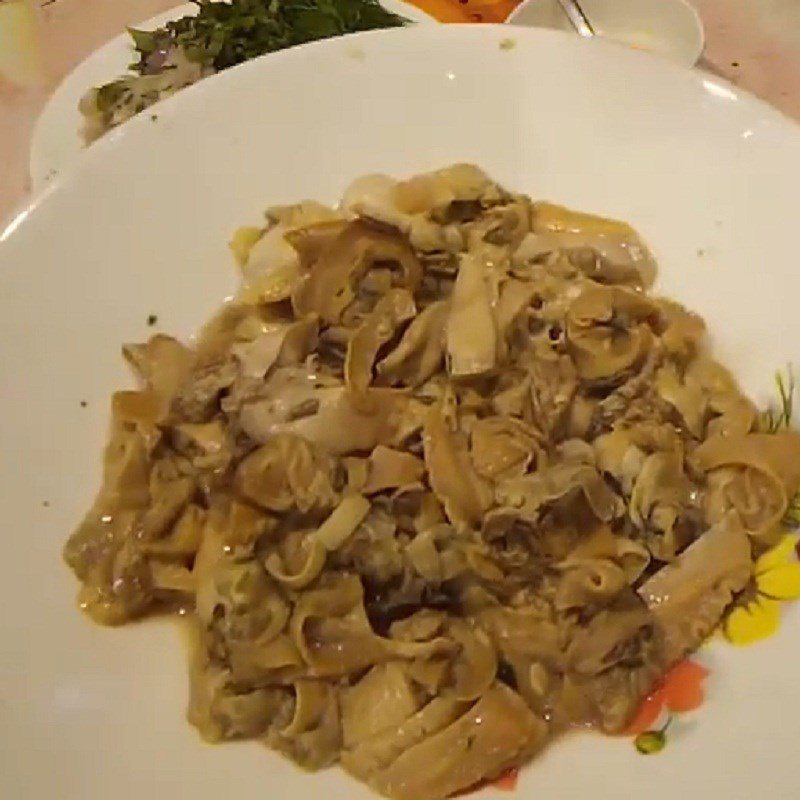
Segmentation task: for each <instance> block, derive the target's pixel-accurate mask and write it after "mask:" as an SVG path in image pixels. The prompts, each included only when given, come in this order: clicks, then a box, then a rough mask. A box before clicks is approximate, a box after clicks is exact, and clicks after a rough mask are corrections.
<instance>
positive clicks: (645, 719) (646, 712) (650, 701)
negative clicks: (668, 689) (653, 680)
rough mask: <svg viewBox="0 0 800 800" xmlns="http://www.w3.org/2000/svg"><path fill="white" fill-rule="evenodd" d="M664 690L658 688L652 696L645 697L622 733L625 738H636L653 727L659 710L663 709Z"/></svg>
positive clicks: (660, 687)
mask: <svg viewBox="0 0 800 800" xmlns="http://www.w3.org/2000/svg"><path fill="white" fill-rule="evenodd" d="M664 700H665V697H664V689H663V687H662V686H659V687H658V688H657V689H655V691H653V692H652V694H649V695H647V697H645V699H644V700H642V704H641V705H640V706H639V710H638V711H637V712H636V716H634V718H633V719H632V720H631V722H630V724H629V725H628V727H627V728H625V730H624V731H623V732H622V733H623V735H625V736H638V734H640V733H644V732H645V731H649V730H650V729H651V728H652V727H653V723H655V721H656V720H657V719H658V715H659V714H660V713H661V709H662V708H664Z"/></svg>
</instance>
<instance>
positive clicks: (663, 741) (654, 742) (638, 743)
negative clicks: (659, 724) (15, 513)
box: [633, 717, 672, 756]
mask: <svg viewBox="0 0 800 800" xmlns="http://www.w3.org/2000/svg"><path fill="white" fill-rule="evenodd" d="M670 725H672V717H670V718H669V719H668V720H667V721H666V724H665V725H664V727H663V728H661V729H660V730H656V731H645V732H644V733H640V734H639V735H638V736H637V737H636V738H635V739H634V740H633V744H634V745H635V747H636V749H637V750H638V751H639V752H640V753H641V754H642V755H643V756H652V755H655V754H656V753H660V752H661V751H662V750H663V749H664V748H665V747H666V746H667V731H668V730H669V726H670Z"/></svg>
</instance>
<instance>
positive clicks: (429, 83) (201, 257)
mask: <svg viewBox="0 0 800 800" xmlns="http://www.w3.org/2000/svg"><path fill="white" fill-rule="evenodd" d="M509 36H513V40H512V41H511V42H509ZM509 44H513V45H514V46H513V47H511V48H510V49H509V47H508V46H509ZM158 115H159V118H158V121H157V122H151V121H150V119H149V116H147V115H145V116H141V117H139V118H137V119H135V120H133V121H132V122H131V123H130V124H128V125H126V126H125V128H124V129H123V130H121V131H120V132H119V133H118V134H116V135H115V136H112V137H108V138H106V139H104V140H103V141H101V142H100V143H98V144H97V145H96V146H94V147H92V148H91V149H90V150H88V151H86V152H85V153H84V154H83V155H82V156H81V157H80V158H79V159H78V163H77V165H76V166H75V168H73V169H72V170H68V171H67V172H68V173H69V174H67V173H64V174H62V175H61V176H60V177H59V178H57V179H56V180H55V181H54V182H53V183H52V184H51V185H50V187H49V188H48V190H47V191H46V192H45V193H44V194H43V195H41V196H40V197H39V198H38V199H37V200H36V201H35V202H34V203H33V205H32V206H31V207H30V208H29V209H28V210H27V211H26V212H25V213H24V214H23V215H21V216H20V217H19V218H17V219H16V220H15V221H14V222H12V224H11V225H10V226H9V227H8V228H7V229H6V230H5V232H3V233H2V234H0V364H1V365H2V372H3V377H2V387H3V388H2V392H1V393H0V437H1V438H0V453H2V457H1V458H0V508H1V509H2V531H3V538H2V551H0V552H1V553H2V559H0V631H1V632H2V637H1V638H0V641H2V646H0V753H2V765H3V766H2V769H0V797H3V798H9V800H18V799H19V798H25V800H53V799H54V798H57V799H58V800H109V799H110V798H113V799H114V800H141V798H142V797H150V798H167V797H170V798H173V797H174V798H191V800H219V798H220V797H227V796H231V795H235V797H236V798H237V800H263V798H265V797H274V798H279V799H280V800H311V798H318V797H320V796H323V795H324V797H325V798H326V800H366V799H367V798H369V797H370V796H371V795H370V794H369V793H368V791H367V790H366V789H364V788H362V787H361V786H359V785H357V784H356V783H354V782H353V781H352V780H350V779H349V778H347V777H346V776H345V775H344V774H343V773H342V772H340V771H338V770H331V771H328V772H326V773H324V774H322V775H305V774H302V773H300V772H299V771H298V770H296V769H295V768H294V767H293V766H291V765H290V764H289V763H288V762H287V761H286V760H285V759H283V758H282V757H280V756H278V755H275V754H273V753H270V752H269V751H267V750H265V749H263V748H262V747H261V746H259V745H257V744H254V743H248V744H241V745H237V744H229V745H219V746H215V747H210V746H206V745H203V744H201V743H200V741H199V739H198V736H197V734H196V732H195V731H194V730H193V729H192V728H190V727H189V726H188V724H187V723H186V722H185V720H184V708H185V704H186V697H187V679H186V663H185V652H184V648H183V642H182V638H181V635H180V634H179V632H178V630H177V628H176V625H175V624H174V623H171V622H167V621H161V622H158V621H150V622H146V623H144V624H141V625H132V626H129V627H127V628H123V629H120V630H108V629H102V628H99V627H96V626H94V625H92V624H90V623H89V622H88V621H87V620H86V619H85V618H84V617H83V616H81V614H80V613H79V612H78V611H77V610H76V609H75V608H74V606H73V597H74V593H75V589H76V583H75V581H74V579H73V578H72V576H71V575H70V574H69V572H68V571H67V569H66V568H65V567H64V566H63V565H62V563H61V560H60V548H61V545H62V543H63V541H64V539H65V537H66V536H67V534H68V532H69V531H70V529H71V528H72V526H73V525H74V524H75V523H76V522H77V521H78V520H79V518H80V517H81V515H82V513H83V511H84V510H85V509H86V508H87V507H88V505H89V503H90V501H91V499H92V496H93V493H94V491H95V488H96V486H97V482H98V477H99V472H100V452H101V446H102V443H103V439H104V435H105V428H106V421H107V408H108V397H109V393H110V392H111V391H112V390H113V389H114V388H117V387H120V386H121V385H125V384H126V383H128V381H129V378H128V376H127V373H126V370H125V369H124V367H123V364H122V361H121V359H120V357H119V346H120V343H122V342H124V341H130V340H140V339H142V338H144V337H146V336H147V335H148V334H150V333H152V332H153V330H154V329H153V328H148V327H147V325H146V319H147V316H148V315H149V314H157V315H158V318H159V324H158V328H159V329H163V330H167V331H171V332H175V333H177V334H179V335H183V336H188V335H189V334H190V333H191V332H192V331H193V330H195V328H196V327H197V326H198V325H199V324H200V323H201V321H202V320H204V319H205V318H206V317H207V316H208V315H209V313H210V312H211V311H212V309H214V308H215V307H216V306H217V305H218V304H219V302H220V301H221V299H222V298H223V297H224V296H225V295H226V294H227V293H228V292H229V291H230V290H231V289H232V287H233V286H234V280H235V279H234V268H233V267H232V264H231V258H230V256H229V254H228V252H227V247H226V244H225V243H226V241H227V239H228V237H229V235H230V233H231V231H232V229H233V228H234V227H236V226H237V225H240V224H243V223H247V222H254V221H257V220H258V219H259V218H260V212H261V209H263V208H264V207H265V206H266V205H267V204H270V203H276V202H283V201H293V200H296V199H298V198H303V197H316V198H321V199H323V200H326V199H327V200H333V199H335V198H336V197H338V195H339V192H340V191H341V190H342V188H343V187H344V186H345V184H346V183H347V182H348V181H349V180H350V179H351V178H352V177H354V176H356V175H359V174H362V173H365V172H372V171H377V170H382V171H388V172H390V173H395V174H398V175H407V174H410V173H415V172H418V171H421V170H425V169H430V168H433V167H436V166H439V165H443V164H446V163H448V162H452V161H457V160H469V161H475V162H477V163H479V164H481V165H483V166H484V167H485V168H486V169H488V170H489V172H490V173H491V174H492V175H494V176H496V177H497V178H498V179H500V180H501V181H503V182H505V183H506V184H508V185H509V186H511V187H514V188H517V189H521V190H523V189H524V190H525V191H528V192H530V193H531V194H532V195H533V196H534V197H540V198H550V199H552V200H554V201H557V202H561V203H567V204H569V205H572V206H576V207H578V208H580V209H585V210H590V211H596V212H602V213H607V214H611V215H613V216H617V217H621V218H623V219H627V220H630V221H631V222H632V223H633V224H634V225H636V226H637V227H638V228H639V229H640V230H641V231H642V232H643V234H644V235H645V237H646V238H647V239H648V240H649V241H650V242H651V244H652V246H653V248H654V249H655V251H656V252H657V254H658V256H659V257H660V260H661V266H662V273H661V279H660V288H661V289H662V290H663V291H664V292H666V293H668V294H670V295H672V296H674V297H676V298H678V299H679V300H682V301H685V302H686V303H688V304H690V305H691V306H692V307H693V308H695V309H697V310H698V311H699V312H701V313H702V314H703V315H704V316H705V318H706V319H707V321H708V323H709V325H710V328H711V330H712V331H713V333H714V340H715V343H716V345H717V348H718V352H719V353H720V354H721V356H722V358H723V359H724V360H726V361H727V362H728V363H729V364H731V365H733V366H734V367H735V368H736V371H737V373H738V374H739V376H740V377H741V379H742V380H743V382H744V384H745V386H746V387H747V388H748V389H749V390H751V391H753V392H754V393H755V394H756V396H757V397H758V398H759V399H762V400H763V399H764V398H765V397H766V395H767V394H768V393H769V386H770V382H771V375H772V371H773V369H774V368H775V367H776V366H779V365H782V364H784V363H786V361H787V360H790V359H793V358H795V357H796V355H797V343H798V342H800V315H798V313H797V302H798V301H797V298H798V297H800V277H798V276H799V275H800V273H798V271H797V229H796V222H795V216H796V196H797V181H796V177H797V167H798V164H800V131H799V130H798V128H797V127H796V126H795V125H793V124H792V123H790V122H788V121H787V120H785V119H784V118H782V117H781V116H779V115H778V114H777V113H776V112H774V111H772V110H771V109H769V108H768V107H766V106H765V105H763V104H762V103H760V102H758V101H756V100H753V99H752V98H750V97H749V96H747V95H744V94H742V93H740V92H738V91H737V90H735V89H734V88H732V87H730V86H729V85H727V84H724V83H721V82H718V81H716V80H712V79H710V78H707V77H703V76H702V75H700V74H697V73H690V72H687V71H685V70H682V69H678V68H671V67H670V66H669V65H667V64H666V63H664V62H662V61H659V60H656V59H653V58H651V57H648V56H646V55H643V54H641V53H637V52H635V51H632V50H629V49H626V48H623V47H616V46H613V45H610V44H608V43H607V42H602V41H592V42H585V41H581V40H579V39H577V38H576V37H573V36H567V35H564V34H560V33H557V32H550V31H541V30H523V29H520V30H516V31H513V33H512V32H510V30H509V28H508V27H503V26H488V27H483V26H465V27H458V26H441V27H437V26H426V27H423V26H421V27H419V28H417V29H414V30H400V31H390V32H379V33H371V34H366V35H361V36H358V37H350V38H345V39H338V40H330V41H327V42H322V43H317V44H314V45H310V46H306V47H303V48H296V49H293V50H287V51H284V52H282V53H279V54H276V55H272V56H268V57H266V58H263V59H258V60H256V61H253V62H251V63H248V64H245V65H243V66H241V67H238V68H236V69H233V70H230V71H227V72H225V73H223V74H221V75H219V76H216V77H214V78H212V79H210V80H207V81H204V82H202V83H200V84H198V85H197V86H194V87H192V88H191V89H189V90H187V91H185V92H182V93H180V94H179V95H177V96H176V97H174V98H171V99H170V100H168V101H166V102H165V103H163V104H162V105H161V106H160V108H159V110H158ZM81 401H86V403H87V404H88V405H87V407H85V408H84V407H82V406H81ZM799 611H800V609H798V608H797V607H792V608H789V609H788V610H787V612H786V613H785V615H784V623H783V627H782V629H781V631H780V633H779V635H778V636H776V637H775V638H773V639H771V640H769V641H767V642H765V643H763V644H762V645H758V646H755V647H753V648H750V649H746V650H735V649H733V648H730V647H727V646H722V645H720V646H719V647H714V648H709V649H707V650H704V651H703V653H702V658H703V660H704V661H705V662H706V663H709V664H710V665H711V667H712V675H711V676H710V678H709V679H708V683H707V686H708V700H707V702H706V704H705V705H704V706H703V707H702V708H701V709H700V710H699V711H698V712H696V713H695V714H692V715H688V716H683V717H681V718H680V719H679V720H678V721H677V722H676V724H675V727H674V729H673V731H672V733H671V741H670V745H669V747H668V748H667V749H666V750H665V751H664V752H663V753H662V754H660V755H659V756H658V757H651V758H643V757H641V756H639V755H637V754H636V752H635V751H634V749H633V747H632V745H631V741H630V739H624V738H603V737H600V736H596V735H588V734H587V735H580V736H577V735H576V736H574V737H572V738H570V739H568V740H564V741H561V742H559V743H557V744H556V745H555V746H553V747H551V748H549V749H548V750H547V752H546V753H545V754H544V755H543V756H542V757H541V758H539V759H538V760H537V761H536V763H535V764H534V765H533V766H532V767H531V768H529V769H527V770H525V771H524V772H523V775H522V779H521V781H520V786H519V789H518V791H517V796H518V797H520V798H531V800H532V799H533V798H552V800H572V798H575V800H577V799H578V798H581V800H583V798H593V799H594V800H611V799H612V798H621V797H626V798H627V797H646V798H648V800H673V799H674V798H675V797H684V798H692V800H694V799H695V798H702V800H717V798H719V800H756V799H757V798H761V797H768V798H770V800H790V798H796V797H797V796H798V789H797V786H798V784H797V780H798V778H797V769H796V757H797V742H798V741H800V713H798V710H800V680H798V663H800V613H798V612H799ZM492 795H494V796H496V797H502V796H504V795H501V794H499V793H497V792H496V790H488V791H487V796H492Z"/></svg>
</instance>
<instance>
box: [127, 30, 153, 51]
mask: <svg viewBox="0 0 800 800" xmlns="http://www.w3.org/2000/svg"><path fill="white" fill-rule="evenodd" d="M128 33H129V34H130V37H131V39H133V46H134V47H135V48H136V50H137V51H138V52H139V53H143V54H146V55H149V54H150V53H152V52H153V51H154V50H155V49H156V46H157V45H156V35H155V34H154V33H152V32H151V31H140V30H137V29H136V28H128Z"/></svg>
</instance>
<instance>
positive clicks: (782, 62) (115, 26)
mask: <svg viewBox="0 0 800 800" xmlns="http://www.w3.org/2000/svg"><path fill="white" fill-rule="evenodd" d="M180 2H181V0H0V155H2V160H3V170H2V171H3V173H4V175H3V177H2V179H0V219H3V218H5V217H7V216H8V215H9V214H11V213H12V212H13V210H14V209H15V208H17V207H18V206H19V205H20V204H22V203H24V202H25V199H26V197H27V195H28V192H29V179H28V147H29V142H30V135H31V130H32V128H33V124H34V122H35V120H36V117H37V115H38V113H39V111H40V110H41V108H42V107H43V105H44V104H45V102H46V100H47V97H48V95H49V93H50V92H51V91H52V90H53V88H54V87H55V86H56V85H57V84H58V83H59V81H60V80H61V79H62V78H63V77H64V76H65V75H66V74H67V73H68V72H69V71H70V70H71V69H72V68H73V67H75V65H76V64H78V63H79V62H80V61H82V60H83V59H84V58H85V57H86V56H87V55H88V54H89V53H90V52H92V51H93V50H94V49H96V48H97V47H99V46H100V45H101V44H103V43H104V42H105V41H107V40H108V39H110V38H112V37H114V36H116V35H117V34H119V33H120V32H121V31H122V30H123V29H124V27H125V26H126V25H131V24H135V23H137V22H140V21H142V20H145V19H147V18H149V17H152V16H154V15H156V14H158V13H160V12H162V11H165V10H167V9H168V8H171V7H173V6H175V5H178V4H179V3H180ZM442 2H443V3H448V2H458V0H442ZM694 4H695V6H696V7H697V9H698V11H699V12H700V14H701V16H702V18H703V22H704V24H705V29H706V40H707V44H706V51H705V56H704V61H703V63H704V65H705V67H706V68H708V69H711V70H712V71H714V72H716V73H717V74H719V75H722V76H724V77H725V78H727V79H728V80H730V81H732V82H733V83H735V84H737V85H739V86H742V87H743V88H746V89H748V90H750V91H751V92H753V93H754V94H756V95H758V96H760V97H762V98H764V99H765V100H767V101H769V102H770V103H772V104H773V105H775V106H777V107H778V108H780V109H781V110H782V111H784V112H785V113H786V114H788V115H790V116H793V117H795V118H797V119H800V0H694ZM14 5H16V6H17V9H16V10H17V12H21V9H20V6H27V8H26V9H25V12H26V13H27V18H26V22H27V23H28V24H27V33H25V35H23V34H21V33H19V31H18V30H17V29H15V30H14V31H13V32H10V31H9V29H8V28H7V29H6V31H4V30H3V26H4V25H8V23H7V21H6V20H8V19H9V18H10V15H9V14H8V13H5V12H7V11H8V10H9V8H10V7H11V6H14ZM22 16H23V17H25V14H22ZM17 19H19V16H18V17H17ZM12 40H13V41H12ZM12 44H13V46H12ZM4 49H5V50H6V52H5V55H4V53H3V50H4Z"/></svg>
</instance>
